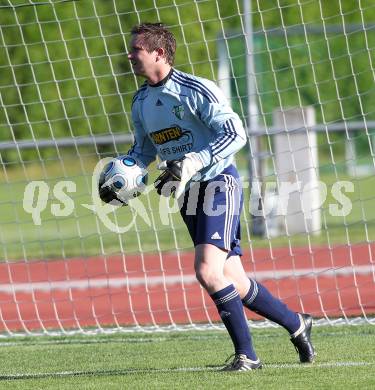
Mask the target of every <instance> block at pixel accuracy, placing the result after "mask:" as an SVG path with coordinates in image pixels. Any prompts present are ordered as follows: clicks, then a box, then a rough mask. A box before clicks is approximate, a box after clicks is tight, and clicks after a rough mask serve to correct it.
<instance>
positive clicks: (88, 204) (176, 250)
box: [0, 0, 375, 336]
mask: <svg viewBox="0 0 375 390" xmlns="http://www.w3.org/2000/svg"><path fill="white" fill-rule="evenodd" d="M145 21H150V22H156V21H162V22H163V23H165V24H167V25H168V26H169V27H170V29H171V31H172V32H173V33H174V34H175V36H176V39H177V42H178V49H177V56H176V65H175V66H176V68H177V69H180V70H182V71H186V72H189V73H192V74H195V75H198V76H202V77H206V78H209V79H212V80H215V81H216V82H217V83H218V84H219V85H220V86H221V88H223V90H224V92H225V93H226V94H227V96H228V98H229V99H230V102H231V104H232V106H233V108H234V109H235V111H236V112H237V113H238V114H239V115H240V116H241V118H242V119H243V121H244V123H245V125H246V129H247V134H248V136H249V143H248V145H247V146H246V147H245V148H244V149H243V150H241V151H240V152H239V153H238V154H237V156H236V163H237V167H238V169H239V171H240V173H241V176H242V177H243V180H244V185H245V187H246V188H245V206H244V212H243V216H242V248H243V250H244V256H243V264H244V266H245V269H246V271H247V272H248V273H249V275H250V276H252V277H254V278H256V279H258V280H259V281H262V283H264V284H265V285H266V286H267V287H268V288H269V289H270V290H271V291H272V293H274V294H275V295H277V296H278V297H280V298H281V299H282V300H283V301H284V302H285V303H287V304H288V305H289V306H290V307H291V308H293V309H294V310H298V311H304V312H309V313H311V314H312V315H313V316H314V317H315V318H316V319H319V321H322V322H329V323H337V322H338V323H348V324H350V323H356V322H358V321H367V322H369V323H374V319H373V317H372V316H373V314H374V312H375V297H374V293H373V291H374V287H375V285H374V284H375V283H374V280H375V276H374V275H375V273H374V270H375V266H374V259H373V256H372V255H373V251H374V249H375V246H374V244H373V238H374V234H375V225H374V218H375V197H374V191H373V188H374V185H375V175H374V149H373V146H374V136H375V132H374V128H375V111H374V108H373V101H374V100H375V88H374V66H373V65H374V60H375V56H374V48H375V5H374V4H373V2H372V1H366V0H362V1H361V0H359V1H356V2H348V1H343V0H335V1H330V2H327V1H320V0H318V1H309V0H305V1H302V0H285V1H264V0H263V1H255V0H253V1H251V2H250V1H242V0H233V1H227V0H194V1H193V0H173V1H169V0H144V1H136V0H132V1H130V0H129V1H120V0H94V1H86V0H81V1H69V0H49V1H46V0H44V1H41V0H40V1H39V0H37V1H31V0H28V1H27V0H3V1H0V74H1V77H0V168H1V169H0V218H1V223H0V243H1V249H0V257H1V263H0V331H1V334H2V335H4V336H9V335H17V334H55V333H58V334H61V333H63V334H68V333H72V332H81V333H91V332H111V331H120V330H121V331H126V330H129V329H130V330H150V329H152V330H157V329H185V328H194V329H200V328H206V327H209V328H211V327H215V326H218V325H217V324H219V322H220V321H219V318H218V315H217V312H216V309H215V307H214V306H213V304H212V303H211V300H210V298H209V297H208V296H207V295H206V293H205V292H204V291H203V290H202V289H201V288H200V287H199V285H198V283H197V282H196V280H195V276H194V270H193V258H194V255H193V246H192V243H191V241H190V238H189V236H188V232H187V229H186V227H185V226H184V224H183V223H182V221H181V218H180V216H179V213H178V210H176V208H173V207H169V211H168V212H166V210H167V209H168V206H169V204H167V203H166V202H165V201H164V200H162V199H161V198H159V197H158V196H157V194H155V190H153V189H152V186H150V187H147V190H146V193H145V194H143V195H141V196H140V197H139V198H137V203H136V206H129V207H122V208H117V209H115V210H113V211H109V212H107V211H103V209H102V208H101V207H100V204H99V205H98V201H97V199H96V198H97V197H96V193H95V188H96V182H95V175H94V172H97V171H98V169H99V168H98V165H97V164H98V163H99V162H100V161H101V160H102V159H103V158H105V157H113V156H118V155H121V154H125V153H126V152H127V150H128V149H129V147H130V145H131V142H132V123H131V116H130V107H131V101H132V96H133V95H134V93H135V91H136V90H137V88H138V87H139V85H140V83H142V82H143V80H140V79H137V78H136V77H135V76H134V75H133V73H132V71H131V67H130V64H129V62H128V60H127V55H126V53H127V51H128V44H129V38H130V33H129V32H130V30H131V27H132V26H133V25H135V24H138V23H140V22H145ZM149 173H150V175H149V176H150V183H152V181H153V179H155V177H156V175H157V172H156V168H155V166H154V165H151V166H150V169H149ZM172 206H173V205H172ZM247 315H248V318H249V320H251V321H253V324H254V326H255V325H256V324H258V322H257V321H258V320H260V318H259V317H257V316H256V315H255V314H252V313H247ZM262 324H263V325H264V324H265V325H269V324H270V323H267V322H266V323H264V322H262Z"/></svg>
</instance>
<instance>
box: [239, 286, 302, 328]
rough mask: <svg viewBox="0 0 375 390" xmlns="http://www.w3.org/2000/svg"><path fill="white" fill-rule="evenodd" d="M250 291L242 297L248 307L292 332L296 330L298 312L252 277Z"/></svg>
mask: <svg viewBox="0 0 375 390" xmlns="http://www.w3.org/2000/svg"><path fill="white" fill-rule="evenodd" d="M250 282H251V285H250V289H249V292H248V293H247V294H246V296H245V297H244V298H243V299H242V303H243V305H244V306H245V307H247V308H248V309H250V310H252V311H254V312H255V313H257V314H260V315H261V316H263V317H265V318H267V319H269V320H271V321H273V322H276V323H277V324H279V325H281V326H283V327H284V328H285V329H287V331H288V332H289V333H290V334H293V333H294V332H296V331H297V330H298V329H299V327H300V325H301V322H300V318H299V315H298V313H296V312H294V311H292V310H290V309H289V308H288V306H287V305H286V304H285V303H283V302H281V301H280V299H278V298H276V297H274V296H273V295H272V294H271V293H270V292H269V291H268V290H267V288H266V287H264V286H263V285H262V284H260V283H257V282H256V281H255V280H253V279H250Z"/></svg>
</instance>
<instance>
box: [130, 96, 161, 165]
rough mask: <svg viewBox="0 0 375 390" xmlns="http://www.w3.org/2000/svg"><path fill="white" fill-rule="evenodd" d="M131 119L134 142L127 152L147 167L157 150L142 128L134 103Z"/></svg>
mask: <svg viewBox="0 0 375 390" xmlns="http://www.w3.org/2000/svg"><path fill="white" fill-rule="evenodd" d="M132 121H133V126H134V144H133V146H132V147H131V148H130V149H129V151H128V154H129V155H130V156H133V157H135V158H137V159H138V160H140V161H141V162H142V163H143V164H144V165H145V166H146V167H147V166H148V165H149V164H150V163H151V162H152V161H154V160H155V158H156V153H157V151H156V148H155V146H154V145H153V143H152V142H151V140H150V138H149V137H148V136H147V134H146V132H145V131H144V129H143V126H142V123H141V121H140V119H139V115H138V109H137V104H136V103H135V104H133V107H132Z"/></svg>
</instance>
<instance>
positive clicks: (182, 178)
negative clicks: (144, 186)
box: [155, 152, 204, 199]
mask: <svg viewBox="0 0 375 390" xmlns="http://www.w3.org/2000/svg"><path fill="white" fill-rule="evenodd" d="M203 167H204V165H203V162H202V160H201V158H200V156H199V154H198V153H195V152H191V153H187V154H186V155H185V157H184V158H183V159H181V160H170V161H163V162H162V163H161V164H160V165H159V166H158V169H160V170H164V172H163V173H162V174H161V175H160V176H159V177H158V178H157V179H156V181H155V188H156V189H157V192H158V194H159V195H162V190H163V187H164V185H165V184H166V183H168V182H171V181H179V183H177V185H176V186H174V187H172V188H171V193H174V195H175V197H176V198H177V199H178V198H180V196H181V195H182V194H183V193H184V192H185V187H186V184H187V183H188V182H189V181H190V180H191V179H192V178H194V177H196V178H197V174H198V172H199V171H200V170H201V169H202V168H203ZM197 179H198V178H197ZM163 195H165V191H164V193H163ZM168 195H169V194H168Z"/></svg>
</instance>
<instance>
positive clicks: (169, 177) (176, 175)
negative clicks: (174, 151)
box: [154, 160, 181, 196]
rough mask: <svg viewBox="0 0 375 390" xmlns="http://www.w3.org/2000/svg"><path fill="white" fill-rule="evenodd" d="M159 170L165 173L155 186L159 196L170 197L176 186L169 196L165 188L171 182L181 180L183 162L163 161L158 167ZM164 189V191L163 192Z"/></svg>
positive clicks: (156, 181) (172, 188)
mask: <svg viewBox="0 0 375 390" xmlns="http://www.w3.org/2000/svg"><path fill="white" fill-rule="evenodd" d="M158 169H159V170H161V171H163V173H161V174H160V175H159V176H158V177H157V179H156V180H155V182H154V186H155V188H156V191H157V192H158V194H159V195H164V196H168V195H170V194H173V193H174V192H175V190H176V187H177V186H176V185H175V186H172V187H171V189H170V193H168V194H167V191H166V190H165V188H164V186H165V185H166V184H167V183H169V182H175V181H180V180H181V160H170V161H163V162H162V163H160V164H159V165H158ZM163 188H164V191H163Z"/></svg>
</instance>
